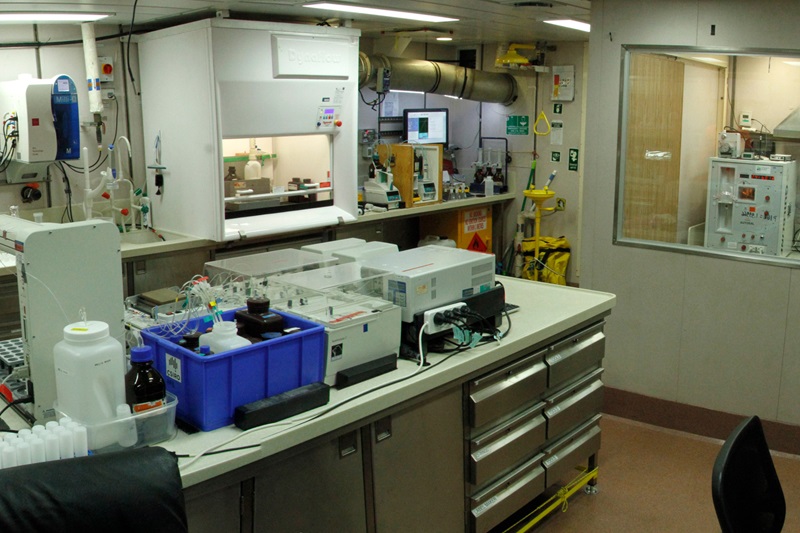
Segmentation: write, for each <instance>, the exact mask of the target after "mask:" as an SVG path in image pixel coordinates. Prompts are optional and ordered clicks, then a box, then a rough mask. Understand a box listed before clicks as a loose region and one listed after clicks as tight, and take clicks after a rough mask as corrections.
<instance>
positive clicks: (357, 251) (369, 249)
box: [333, 241, 399, 263]
mask: <svg viewBox="0 0 800 533" xmlns="http://www.w3.org/2000/svg"><path fill="white" fill-rule="evenodd" d="M398 251H399V249H398V248H397V245H396V244H394V243H390V242H381V241H370V242H365V243H364V244H362V245H360V246H354V247H352V248H346V249H344V250H336V251H334V252H333V257H335V258H336V259H338V260H339V263H351V262H356V263H363V262H364V261H367V260H368V259H373V258H377V257H381V256H383V255H387V254H394V253H397V252H398Z"/></svg>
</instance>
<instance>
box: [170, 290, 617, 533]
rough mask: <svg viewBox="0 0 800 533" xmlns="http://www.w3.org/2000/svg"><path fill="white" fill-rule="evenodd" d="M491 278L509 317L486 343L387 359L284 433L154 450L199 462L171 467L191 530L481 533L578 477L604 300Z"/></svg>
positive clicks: (591, 440)
mask: <svg viewBox="0 0 800 533" xmlns="http://www.w3.org/2000/svg"><path fill="white" fill-rule="evenodd" d="M498 280H499V281H501V282H502V284H503V285H504V286H505V292H506V300H507V301H508V302H509V303H514V304H517V305H519V306H520V309H519V311H518V312H516V313H513V314H511V315H510V320H511V324H512V325H511V329H510V330H509V332H508V334H507V335H505V336H504V337H503V338H501V339H500V340H499V341H493V342H490V343H487V344H484V345H479V346H476V347H474V348H471V349H469V350H466V351H463V352H460V353H456V354H433V353H432V354H430V355H429V356H428V358H427V360H428V363H429V366H425V367H423V369H422V370H419V369H418V366H417V364H416V363H415V362H412V361H407V360H399V361H398V366H397V369H396V370H394V371H392V372H390V373H387V374H384V375H382V376H379V377H376V378H372V379H370V380H367V381H364V382H362V383H358V384H356V385H353V386H351V387H348V388H345V389H343V390H337V389H331V396H330V402H329V403H328V404H327V405H325V406H323V407H319V408H316V409H314V410H311V411H308V412H306V413H303V414H301V415H298V416H295V417H293V418H292V419H289V420H286V421H284V422H279V423H275V424H272V425H269V426H261V427H258V428H254V429H252V430H249V431H247V432H243V431H241V430H239V429H238V428H236V427H234V426H227V427H223V428H219V429H216V430H214V431H210V432H197V433H192V434H187V433H184V432H183V431H179V432H178V435H177V436H176V437H175V438H174V439H173V440H171V441H169V442H165V443H162V444H161V446H163V447H165V448H167V449H169V450H172V451H174V452H176V453H177V454H181V455H189V456H196V455H197V454H201V453H203V455H202V456H201V457H199V458H197V459H195V458H193V457H192V458H182V459H180V468H181V476H182V479H183V484H184V487H185V489H184V490H185V496H186V504H187V513H188V515H189V521H190V528H191V531H193V532H195V531H200V532H202V531H215V532H217V531H220V530H222V531H240V530H241V531H251V530H255V531H261V530H267V529H268V530H270V531H331V530H339V531H348V532H350V531H400V530H402V531H438V532H444V531H465V530H467V531H488V530H489V529H491V528H492V527H494V526H495V525H497V524H498V523H500V522H501V521H502V520H503V519H505V518H506V517H508V516H509V515H510V514H512V513H513V512H514V511H516V510H517V509H519V508H520V507H521V506H523V505H525V504H526V503H527V502H529V501H530V500H532V499H533V498H535V497H536V496H537V495H539V494H541V493H543V492H544V490H545V488H547V487H550V486H553V485H555V484H557V483H561V482H567V481H569V480H570V478H571V477H572V476H573V474H572V473H571V472H573V469H574V467H575V466H576V465H578V464H581V463H586V462H587V461H588V464H589V466H594V464H595V457H596V453H597V450H598V449H599V445H600V429H599V425H598V420H599V412H600V407H601V402H602V382H601V381H600V375H601V374H602V358H603V355H604V347H605V342H604V340H605V337H604V334H603V324H604V317H605V316H607V315H608V314H609V313H610V312H611V309H612V308H613V306H614V303H615V296H614V295H612V294H607V293H600V292H594V291H588V290H582V289H575V288H571V287H562V286H556V285H549V284H543V283H536V282H532V281H526V280H519V279H515V278H505V277H498ZM506 328H508V317H504V319H503V323H502V325H501V326H500V330H501V331H505V330H506ZM222 450H231V451H222ZM220 451H221V453H214V452H220ZM204 452H205V453H204ZM334 524H335V525H334Z"/></svg>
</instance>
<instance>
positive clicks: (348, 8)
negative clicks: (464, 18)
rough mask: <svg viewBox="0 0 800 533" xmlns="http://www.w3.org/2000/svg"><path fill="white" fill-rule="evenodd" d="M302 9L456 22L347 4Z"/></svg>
mask: <svg viewBox="0 0 800 533" xmlns="http://www.w3.org/2000/svg"><path fill="white" fill-rule="evenodd" d="M303 7H308V8H312V9H324V10H327V11H336V12H342V13H358V14H361V15H373V16H376V17H389V18H398V19H404V20H418V21H421V22H458V19H456V18H449V17H440V16H438V15H427V14H424V13H413V12H410V11H396V10H392V9H379V8H375V7H366V6H354V5H349V4H334V3H324V2H323V3H318V4H305V5H304V6H303Z"/></svg>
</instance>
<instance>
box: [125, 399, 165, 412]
mask: <svg viewBox="0 0 800 533" xmlns="http://www.w3.org/2000/svg"><path fill="white" fill-rule="evenodd" d="M162 405H164V400H156V401H154V402H142V403H135V404H133V405H132V406H131V409H132V410H133V412H134V413H141V412H142V411H147V410H148V409H155V408H156V407H161V406H162Z"/></svg>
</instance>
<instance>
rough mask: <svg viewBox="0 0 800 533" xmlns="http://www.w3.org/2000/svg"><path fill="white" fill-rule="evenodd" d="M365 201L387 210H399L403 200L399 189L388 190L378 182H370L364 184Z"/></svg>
mask: <svg viewBox="0 0 800 533" xmlns="http://www.w3.org/2000/svg"><path fill="white" fill-rule="evenodd" d="M364 201H365V202H366V203H368V204H372V205H377V206H380V207H385V208H387V209H397V208H398V207H400V202H402V201H403V199H402V198H401V197H400V191H398V190H397V189H388V188H386V186H385V185H382V184H381V183H378V182H377V181H373V180H368V181H365V182H364Z"/></svg>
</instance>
